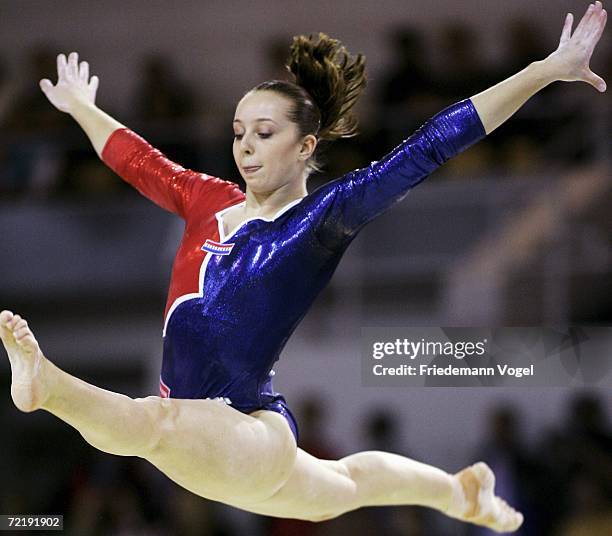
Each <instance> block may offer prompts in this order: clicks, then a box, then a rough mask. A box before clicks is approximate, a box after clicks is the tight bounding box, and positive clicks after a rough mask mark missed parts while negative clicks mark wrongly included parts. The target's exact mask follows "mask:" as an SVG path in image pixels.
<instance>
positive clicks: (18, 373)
mask: <svg viewBox="0 0 612 536" xmlns="http://www.w3.org/2000/svg"><path fill="white" fill-rule="evenodd" d="M0 339H2V343H3V344H4V347H5V348H6V352H7V353H8V357H9V361H10V362H11V371H12V382H11V396H12V397H13V402H14V403H15V405H16V406H17V408H18V409H20V410H21V411H25V412H30V411H34V410H36V409H38V408H39V407H40V406H41V405H42V403H43V402H44V400H45V398H46V390H45V387H44V384H43V382H42V374H41V371H40V369H41V366H42V365H43V364H44V361H46V359H45V357H44V356H43V354H42V352H41V351H40V347H39V346H38V342H37V341H36V339H35V338H34V334H33V333H32V331H31V330H30V328H29V327H28V323H27V322H26V321H25V320H24V319H23V318H21V317H20V316H19V315H14V314H13V313H12V312H11V311H2V312H1V313H0Z"/></svg>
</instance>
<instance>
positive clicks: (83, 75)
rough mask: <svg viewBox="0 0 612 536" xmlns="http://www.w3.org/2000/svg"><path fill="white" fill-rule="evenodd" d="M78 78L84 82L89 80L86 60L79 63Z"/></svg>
mask: <svg viewBox="0 0 612 536" xmlns="http://www.w3.org/2000/svg"><path fill="white" fill-rule="evenodd" d="M79 78H80V79H81V81H82V82H84V83H85V84H87V82H88V81H89V63H87V62H86V61H82V62H81V65H79Z"/></svg>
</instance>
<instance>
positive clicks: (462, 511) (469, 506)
mask: <svg viewBox="0 0 612 536" xmlns="http://www.w3.org/2000/svg"><path fill="white" fill-rule="evenodd" d="M453 478H454V479H455V482H456V483H458V485H457V486H456V489H455V492H454V493H453V498H452V500H451V504H450V506H449V508H448V511H447V512H446V513H447V515H449V516H450V517H454V518H457V519H461V520H462V521H469V522H470V523H474V524H475V525H482V526H484V527H488V528H490V529H492V530H494V531H495V532H514V531H515V530H517V529H518V528H519V527H520V526H521V525H522V523H523V515H522V514H521V513H520V512H517V511H516V510H515V509H514V508H512V507H510V506H509V505H508V503H507V502H506V501H504V500H503V499H500V498H499V497H496V496H495V493H494V488H495V475H494V474H493V471H491V469H490V468H489V466H488V465H487V464H486V463H483V462H479V463H476V464H474V465H471V466H469V467H466V468H465V469H463V471H460V472H458V473H457V474H456V475H454V477H453Z"/></svg>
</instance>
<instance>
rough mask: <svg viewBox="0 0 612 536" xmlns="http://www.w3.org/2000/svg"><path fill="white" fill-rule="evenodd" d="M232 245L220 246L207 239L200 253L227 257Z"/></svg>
mask: <svg viewBox="0 0 612 536" xmlns="http://www.w3.org/2000/svg"><path fill="white" fill-rule="evenodd" d="M233 247H234V244H221V243H219V242H215V241H214V240H211V239H210V238H208V239H207V240H206V242H204V245H203V246H202V251H207V252H208V253H213V254H214V255H229V254H230V253H231V251H232V248H233Z"/></svg>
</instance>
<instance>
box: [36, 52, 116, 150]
mask: <svg viewBox="0 0 612 536" xmlns="http://www.w3.org/2000/svg"><path fill="white" fill-rule="evenodd" d="M98 83H99V80H98V77H97V76H92V77H91V79H90V78H89V64H88V63H87V62H86V61H82V62H81V64H80V65H79V63H78V55H77V53H76V52H72V53H71V54H70V56H69V58H68V61H66V56H65V55H64V54H59V55H58V56H57V84H56V85H53V84H52V83H51V81H50V80H48V79H47V78H45V79H43V80H41V81H40V88H41V89H42V90H43V93H44V94H45V95H46V96H47V98H48V99H49V101H50V102H51V104H53V106H55V107H56V108H57V109H58V110H60V111H61V112H65V113H67V114H70V115H71V116H72V117H73V118H74V120H75V121H76V122H77V123H78V124H79V125H80V126H81V128H82V129H83V130H84V131H85V134H87V136H88V137H89V140H90V141H91V143H92V145H93V147H94V149H95V151H96V153H98V156H99V157H100V158H102V151H103V149H104V146H105V145H106V142H107V141H108V139H109V138H110V136H111V134H112V133H113V132H114V131H115V130H117V129H120V128H125V126H124V125H122V124H121V123H119V121H116V120H115V119H113V118H112V117H111V116H110V115H108V114H107V113H105V112H103V111H102V110H100V108H98V107H97V106H96V105H95V100H96V91H97V89H98Z"/></svg>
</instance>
